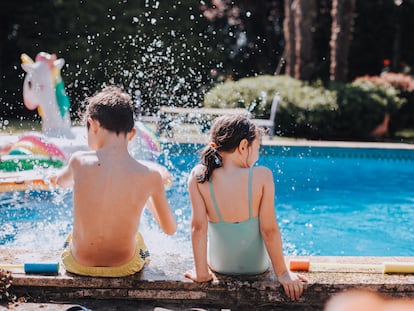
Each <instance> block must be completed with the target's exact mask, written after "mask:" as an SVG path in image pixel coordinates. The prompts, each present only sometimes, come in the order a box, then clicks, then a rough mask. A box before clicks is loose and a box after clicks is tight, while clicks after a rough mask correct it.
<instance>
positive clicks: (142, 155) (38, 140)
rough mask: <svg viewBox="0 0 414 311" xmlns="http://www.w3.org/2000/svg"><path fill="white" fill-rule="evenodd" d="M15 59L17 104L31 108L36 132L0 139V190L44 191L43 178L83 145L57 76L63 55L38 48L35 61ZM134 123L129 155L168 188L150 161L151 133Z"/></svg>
mask: <svg viewBox="0 0 414 311" xmlns="http://www.w3.org/2000/svg"><path fill="white" fill-rule="evenodd" d="M21 61H22V68H23V70H24V71H25V72H26V76H25V79H24V82H23V102H24V105H25V106H26V107H27V108H28V109H30V110H34V109H36V108H37V110H38V113H39V115H40V116H41V125H42V130H41V132H28V133H24V134H22V135H13V136H12V137H8V138H9V140H8V141H7V142H6V143H5V144H2V143H1V141H0V192H8V191H20V190H31V189H35V190H49V189H51V187H50V186H51V185H49V184H48V182H47V181H46V180H47V176H50V174H51V173H53V170H56V169H59V168H61V167H63V166H64V165H66V163H67V160H68V159H69V158H70V155H71V154H72V153H73V152H74V151H77V150H87V148H88V147H87V137H86V130H85V128H84V127H72V126H71V120H70V114H69V110H70V100H69V97H68V96H67V94H66V92H65V86H64V83H63V80H62V76H61V69H62V67H63V65H64V64H65V61H64V59H63V58H59V59H58V58H57V56H56V54H49V53H46V52H40V53H39V54H37V56H36V58H35V61H33V60H32V59H31V58H30V57H29V56H28V55H26V54H22V55H21ZM135 126H136V129H137V135H136V136H135V138H134V140H133V141H132V142H131V143H130V147H131V148H132V150H131V153H132V154H133V155H134V154H139V156H138V155H137V158H138V159H139V161H140V162H143V163H144V164H145V165H148V166H150V167H153V168H155V169H156V170H158V171H159V172H160V173H161V176H162V177H163V180H164V184H165V185H166V187H168V186H170V183H171V176H170V174H169V172H168V170H167V169H166V168H165V167H164V166H162V165H160V164H158V163H157V162H156V159H157V157H158V156H159V154H160V151H161V146H160V143H159V140H158V137H157V135H156V134H155V133H154V132H153V131H152V130H151V129H149V128H148V127H147V126H145V125H144V124H143V123H141V122H136V124H135Z"/></svg>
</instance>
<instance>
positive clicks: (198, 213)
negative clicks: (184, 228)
mask: <svg viewBox="0 0 414 311" xmlns="http://www.w3.org/2000/svg"><path fill="white" fill-rule="evenodd" d="M188 191H189V193H190V200H191V207H192V214H191V242H192V246H193V255H194V264H195V274H194V273H190V272H187V273H185V274H184V276H185V277H186V278H188V279H191V280H193V281H196V282H207V281H210V280H211V279H212V278H213V275H212V274H211V272H210V270H209V268H208V263H207V226H208V221H207V212H206V206H205V203H204V200H203V198H202V196H201V194H200V191H199V189H198V183H197V180H196V178H195V174H194V170H193V171H192V172H191V174H190V178H189V181H188Z"/></svg>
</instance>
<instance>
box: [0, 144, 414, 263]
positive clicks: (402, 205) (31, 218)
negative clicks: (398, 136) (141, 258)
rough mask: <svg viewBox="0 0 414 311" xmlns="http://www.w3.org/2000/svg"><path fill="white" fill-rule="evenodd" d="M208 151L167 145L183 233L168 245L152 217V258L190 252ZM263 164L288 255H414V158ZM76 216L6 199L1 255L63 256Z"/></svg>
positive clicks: (61, 195)
mask: <svg viewBox="0 0 414 311" xmlns="http://www.w3.org/2000/svg"><path fill="white" fill-rule="evenodd" d="M202 147H203V146H201V145H193V144H180V145H178V144H172V145H164V150H168V153H167V152H166V153H165V155H164V156H161V157H160V162H161V163H162V164H164V165H166V166H167V167H168V168H169V170H170V172H171V174H172V175H173V177H174V185H173V187H172V188H171V189H170V190H169V191H168V192H167V195H168V198H169V201H170V204H171V206H172V207H173V209H174V213H175V215H176V217H177V220H178V233H177V234H176V236H174V237H173V238H170V237H166V236H165V235H163V234H162V233H160V232H159V230H158V228H157V226H156V225H155V224H154V222H153V221H152V220H151V219H150V217H148V215H149V213H148V212H145V213H144V218H143V222H142V228H141V230H142V231H143V233H144V236H146V240H147V243H148V244H149V247H150V248H151V249H152V251H157V252H162V251H166V252H174V251H177V248H180V252H181V251H182V250H183V249H187V250H189V249H190V241H189V235H190V233H189V229H190V228H189V222H190V213H191V208H190V203H189V198H188V194H187V177H188V173H189V171H190V170H191V168H192V167H193V166H194V165H195V164H196V163H197V161H198V153H197V151H198V150H200V149H201V148H202ZM258 164H259V165H265V166H267V167H269V168H271V169H272V171H273V174H274V178H275V183H276V198H275V202H276V206H275V208H276V213H277V217H278V222H279V225H280V229H281V232H282V238H283V243H284V251H285V254H286V255H323V256H348V255H350V256H413V255H414V247H413V246H412V241H413V240H414V229H413V219H414V192H413V190H414V150H404V149H396V150H395V149H376V148H371V149H369V148H333V147H332V148H327V147H296V146H263V147H262V149H261V157H260V159H259V162H258ZM71 209H72V203H71V193H70V191H57V192H53V193H49V192H34V191H28V192H25V193H24V192H23V193H3V194H0V211H1V214H2V217H1V220H0V228H1V231H0V247H2V248H4V247H7V248H28V249H38V248H42V249H59V248H60V247H61V245H62V243H63V240H64V237H65V236H66V234H67V233H68V232H69V231H70V230H71V217H72V210H71ZM160 240H162V241H163V242H162V243H160Z"/></svg>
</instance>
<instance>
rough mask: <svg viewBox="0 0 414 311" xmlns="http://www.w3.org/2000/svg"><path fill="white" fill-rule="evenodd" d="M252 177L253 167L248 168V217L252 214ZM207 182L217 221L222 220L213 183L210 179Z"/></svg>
mask: <svg viewBox="0 0 414 311" xmlns="http://www.w3.org/2000/svg"><path fill="white" fill-rule="evenodd" d="M252 179H253V167H251V168H250V169H249V183H248V190H247V191H248V193H247V195H248V200H249V219H251V218H252V215H253V202H252V189H253V187H252ZM208 184H209V186H210V193H211V198H212V199H213V206H214V210H215V211H216V214H217V217H218V219H219V222H223V218H222V217H221V214H220V211H219V209H218V206H217V200H216V196H215V195H214V189H213V183H212V182H211V179H210V180H209V181H208Z"/></svg>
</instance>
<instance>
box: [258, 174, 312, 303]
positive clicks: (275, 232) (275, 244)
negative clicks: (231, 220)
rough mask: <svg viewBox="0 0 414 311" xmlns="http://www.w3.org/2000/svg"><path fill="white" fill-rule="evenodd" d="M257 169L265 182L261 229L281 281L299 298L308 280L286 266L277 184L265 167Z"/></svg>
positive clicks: (290, 293)
mask: <svg viewBox="0 0 414 311" xmlns="http://www.w3.org/2000/svg"><path fill="white" fill-rule="evenodd" d="M259 170H260V171H259ZM257 171H258V173H259V174H260V180H262V182H263V186H262V187H263V188H262V189H263V194H262V200H261V203H260V211H259V217H260V231H261V234H262V237H263V240H264V242H265V245H266V249H267V252H268V254H269V257H270V260H271V262H272V266H273V270H274V272H275V274H276V275H277V277H278V280H279V282H280V283H281V284H282V285H283V288H284V290H285V292H286V294H287V295H288V296H289V297H290V298H291V299H292V300H295V299H299V297H300V296H301V295H302V292H303V284H302V281H305V282H307V281H308V280H307V279H306V278H305V277H304V276H302V275H299V274H295V273H292V272H290V271H289V270H288V269H287V267H286V262H285V258H284V256H283V248H282V239H281V236H280V230H279V226H278V224H277V221H276V215H275V210H274V195H275V190H274V189H275V186H274V182H273V174H272V172H271V171H270V170H269V169H267V168H264V167H261V168H258V169H257Z"/></svg>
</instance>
